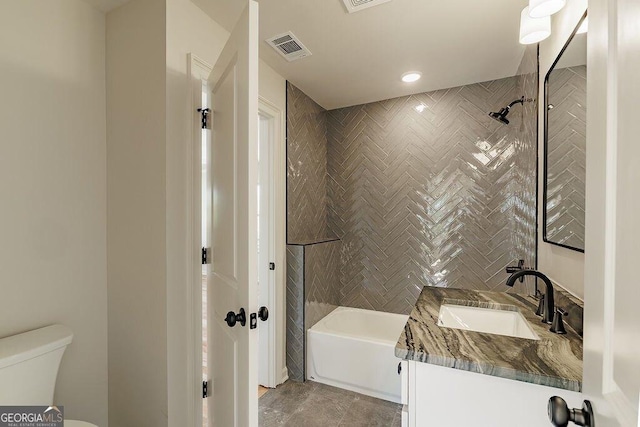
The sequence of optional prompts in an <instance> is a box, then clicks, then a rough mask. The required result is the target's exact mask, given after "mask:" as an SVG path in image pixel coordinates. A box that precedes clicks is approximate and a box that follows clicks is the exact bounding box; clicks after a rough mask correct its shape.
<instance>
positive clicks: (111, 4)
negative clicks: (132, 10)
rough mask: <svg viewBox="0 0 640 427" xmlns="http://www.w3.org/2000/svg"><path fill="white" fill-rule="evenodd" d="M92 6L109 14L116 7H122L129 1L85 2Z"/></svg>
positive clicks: (95, 0)
mask: <svg viewBox="0 0 640 427" xmlns="http://www.w3.org/2000/svg"><path fill="white" fill-rule="evenodd" d="M84 1H85V2H87V3H89V4H90V5H92V6H94V7H96V8H98V9H100V10H102V11H103V12H109V11H111V10H113V9H115V8H116V7H119V6H122V5H123V4H125V3H127V2H128V1H129V0H84Z"/></svg>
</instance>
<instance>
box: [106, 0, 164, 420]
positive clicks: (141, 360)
mask: <svg viewBox="0 0 640 427" xmlns="http://www.w3.org/2000/svg"><path fill="white" fill-rule="evenodd" d="M165 12H166V8H165V2H162V1H158V0H133V1H131V2H130V3H127V4H126V5H124V6H122V7H120V8H118V9H116V10H114V11H112V12H109V13H108V14H107V189H108V191H107V195H108V199H107V200H108V206H107V212H108V213H107V256H108V258H107V259H108V298H109V305H108V314H109V316H108V317H109V421H110V425H111V426H112V427H121V426H122V427H124V426H132V427H138V426H166V425H167V412H168V401H167V393H168V392H167V317H168V315H167V286H166V284H167V279H166V278H167V268H166V258H167V250H166V216H167V215H166V207H165V203H166V180H167V177H166V168H165V165H166V161H165V160H166V152H165V146H166V144H165V142H166V132H165V121H166V120H165V110H166V106H165V101H166V96H165V90H166V89H165V76H166V72H165V66H166V65H165V52H166V49H165V38H166V37H165V34H166V31H165Z"/></svg>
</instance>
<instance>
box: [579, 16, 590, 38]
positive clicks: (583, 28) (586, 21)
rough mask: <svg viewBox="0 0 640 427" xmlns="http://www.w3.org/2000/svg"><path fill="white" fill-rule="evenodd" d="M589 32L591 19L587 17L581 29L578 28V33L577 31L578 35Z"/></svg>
mask: <svg viewBox="0 0 640 427" xmlns="http://www.w3.org/2000/svg"><path fill="white" fill-rule="evenodd" d="M587 31H589V17H588V16H587V17H585V18H584V21H582V24H580V28H578V31H576V34H584V33H586V32H587Z"/></svg>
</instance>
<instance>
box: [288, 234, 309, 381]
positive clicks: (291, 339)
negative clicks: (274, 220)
mask: <svg viewBox="0 0 640 427" xmlns="http://www.w3.org/2000/svg"><path fill="white" fill-rule="evenodd" d="M303 280H304V247H303V246H294V245H287V295H286V300H287V309H286V314H287V322H286V323H287V339H286V341H287V344H286V347H287V370H288V371H289V379H291V380H293V381H304V367H305V364H304V360H305V353H304V339H305V329H304V285H303Z"/></svg>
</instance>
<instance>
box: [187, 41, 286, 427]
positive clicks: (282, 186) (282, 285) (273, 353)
mask: <svg viewBox="0 0 640 427" xmlns="http://www.w3.org/2000/svg"><path fill="white" fill-rule="evenodd" d="M212 69H213V66H212V65H211V64H209V63H208V62H206V61H204V60H203V59H201V58H199V57H198V56H197V55H195V54H193V53H189V54H187V78H188V79H189V85H188V86H189V97H188V99H189V105H188V106H187V111H188V114H187V116H186V119H187V120H189V129H190V140H191V144H188V145H189V147H188V150H189V156H188V158H189V159H190V162H189V164H188V172H187V173H188V188H187V192H188V194H187V200H188V206H187V209H188V211H189V212H188V218H189V220H190V225H189V227H188V235H187V236H186V237H187V244H188V247H189V248H191V250H190V253H189V254H188V257H189V260H190V266H191V268H190V269H189V271H188V273H189V277H188V283H190V284H191V286H188V287H187V288H188V289H187V291H188V310H189V311H188V313H187V316H188V320H189V324H188V326H189V331H190V333H188V337H187V339H188V348H189V349H190V350H189V351H188V355H187V361H188V368H189V378H188V386H189V390H190V393H189V394H188V396H187V399H188V408H190V411H189V412H190V414H189V417H190V419H189V420H187V425H189V426H198V427H199V426H202V410H203V401H204V399H203V398H202V389H201V382H202V365H203V360H202V264H201V257H200V255H201V253H200V250H201V247H200V236H201V235H202V227H201V224H202V205H201V197H200V195H201V192H202V183H201V173H202V157H201V149H202V147H201V144H202V140H201V133H200V130H201V129H200V125H199V124H200V114H199V113H198V111H197V109H198V108H200V107H201V104H202V87H203V84H206V82H207V78H208V76H209V74H210V73H211V70H212ZM259 113H260V114H262V115H264V116H267V117H270V118H271V120H272V124H273V141H274V142H275V144H274V146H273V150H272V155H273V163H272V164H273V168H274V169H273V170H274V173H273V182H272V184H273V186H272V189H273V201H274V209H273V213H274V218H275V224H274V236H275V238H274V251H273V255H274V262H275V263H276V269H275V281H274V283H275V289H274V290H275V292H272V293H271V295H270V299H269V304H270V305H269V311H270V313H271V315H272V316H273V318H274V323H273V325H274V326H275V327H274V328H271V329H273V330H274V331H273V333H272V334H271V339H270V367H271V369H270V371H271V372H270V373H269V378H270V381H273V384H274V386H275V385H279V384H281V383H283V382H285V381H286V380H287V379H288V377H289V376H288V371H287V367H286V350H285V348H286V347H285V339H286V336H285V335H286V316H285V313H286V243H285V242H286V136H285V129H286V128H285V126H286V122H285V120H286V118H285V112H284V111H283V110H282V109H281V108H278V107H277V106H276V105H275V104H274V103H272V102H270V101H269V100H268V99H266V98H264V97H262V96H260V97H259ZM191 414H193V415H191Z"/></svg>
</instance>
